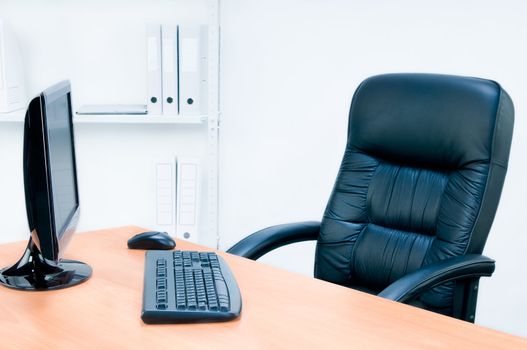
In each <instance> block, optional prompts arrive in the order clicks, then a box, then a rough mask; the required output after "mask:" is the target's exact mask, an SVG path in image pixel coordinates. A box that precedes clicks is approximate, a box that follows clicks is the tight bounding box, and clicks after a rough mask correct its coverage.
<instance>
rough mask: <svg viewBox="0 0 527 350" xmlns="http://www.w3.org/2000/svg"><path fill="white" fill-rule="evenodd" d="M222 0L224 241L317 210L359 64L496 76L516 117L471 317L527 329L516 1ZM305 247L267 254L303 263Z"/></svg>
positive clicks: (308, 261)
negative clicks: (489, 262)
mask: <svg viewBox="0 0 527 350" xmlns="http://www.w3.org/2000/svg"><path fill="white" fill-rule="evenodd" d="M221 10H222V11H221V15H222V18H221V24H222V46H221V48H222V50H221V108H222V111H223V120H222V129H221V162H220V166H221V168H220V172H221V181H220V191H221V192H220V197H221V200H220V233H221V235H222V247H224V248H228V247H229V246H231V245H232V244H233V243H235V242H236V241H237V240H239V239H240V238H242V237H244V236H246V235H248V234H249V233H251V232H254V231H256V230H258V229H261V228H263V227H266V226H270V225H274V224H278V223H284V222H292V221H299V220H308V219H311V220H320V218H321V216H322V213H323V210H324V207H325V204H326V201H327V199H328V196H329V194H330V191H331V188H332V186H333V181H334V179H335V176H336V173H337V170H338V166H339V163H340V160H341V157H342V154H343V151H344V145H345V138H346V127H347V114H348V108H349V104H350V101H351V97H352V94H353V91H354V90H355V88H356V87H357V85H358V84H359V83H360V82H361V81H362V80H363V79H365V78H366V77H368V76H371V75H375V74H380V73H386V72H436V73H447V74H459V75H467V76H478V77H484V78H489V79H493V80H496V81H498V82H500V83H501V84H502V85H503V87H504V88H505V89H506V90H507V91H508V92H509V93H510V95H511V96H512V99H513V101H514V103H515V106H516V124H515V134H514V141H513V146H512V152H511V157H510V167H509V172H508V175H507V180H506V183H505V188H504V191H503V195H502V199H501V203H500V208H499V211H498V213H497V216H496V219H495V221H494V225H493V228H492V232H491V233H490V236H489V239H488V243H487V246H486V249H485V254H487V255H488V256H490V257H492V258H494V259H496V260H497V267H496V272H495V274H494V275H493V277H492V278H490V279H489V278H484V279H482V281H481V284H480V287H481V288H480V293H479V302H478V310H477V323H479V324H482V325H486V326H489V327H492V328H496V329H500V330H504V331H508V332H512V333H515V334H520V335H523V336H527V316H526V315H527V299H526V298H525V295H527V278H525V277H527V267H526V266H527V264H525V263H524V255H525V254H524V253H523V252H524V250H525V246H526V245H527V235H526V234H525V232H524V231H525V229H524V226H525V225H523V216H524V215H525V214H526V213H527V205H526V204H525V203H526V201H525V198H526V197H527V183H526V182H525V180H524V177H525V173H526V172H527V166H526V165H525V161H524V156H523V152H522V150H525V149H527V144H526V143H527V137H525V136H526V135H527V124H526V119H525V118H524V116H525V113H526V112H527V100H526V99H525V96H526V95H527V79H526V78H527V75H526V72H527V68H526V67H527V66H526V62H527V48H526V44H525V38H527V21H526V20H525V19H526V18H527V5H526V4H525V3H524V2H522V1H520V0H517V1H513V0H505V1H499V2H498V1H489V0H485V1H454V0H443V1H433V2H432V1H418V0H400V1H366V0H362V1H347V0H326V1H323V0H303V1H301V0H289V1H279V0H266V1H257V0H243V1H242V0H222V8H221ZM313 247H314V245H312V244H304V246H302V247H297V248H294V249H284V251H282V252H277V253H274V254H273V256H271V257H267V258H265V259H264V261H267V262H269V263H272V264H275V265H279V266H282V267H285V268H287V269H291V270H295V271H301V272H304V273H308V274H311V273H312V266H313V260H312V255H313ZM291 252H293V253H294V254H295V255H294V258H293V257H292V256H291ZM296 259H299V261H296Z"/></svg>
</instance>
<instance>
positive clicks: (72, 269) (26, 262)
mask: <svg viewBox="0 0 527 350" xmlns="http://www.w3.org/2000/svg"><path fill="white" fill-rule="evenodd" d="M91 274H92V269H91V267H90V266H89V265H87V264H85V263H83V262H80V261H76V260H59V261H58V262H54V261H50V260H47V259H45V258H44V257H43V256H42V254H41V253H40V251H39V250H38V248H37V247H36V246H35V244H34V243H33V242H32V241H31V240H30V241H29V244H28V246H27V248H26V251H25V252H24V255H23V256H22V258H20V260H19V261H18V262H17V263H16V264H15V265H13V266H11V267H6V268H4V269H2V270H0V284H2V285H4V286H6V287H9V288H13V289H19V290H35V291H37V290H53V289H62V288H68V287H72V286H74V285H77V284H79V283H82V282H84V281H86V280H87V279H88V278H90V276H91Z"/></svg>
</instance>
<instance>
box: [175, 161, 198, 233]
mask: <svg viewBox="0 0 527 350" xmlns="http://www.w3.org/2000/svg"><path fill="white" fill-rule="evenodd" d="M199 195H200V164H199V159H197V158H187V157H181V158H178V160H177V200H176V203H177V214H176V220H177V225H176V236H177V238H179V239H183V240H186V241H190V242H193V243H199V231H198V229H199V225H198V221H199V220H198V219H199V218H198V217H199V215H198V211H199Z"/></svg>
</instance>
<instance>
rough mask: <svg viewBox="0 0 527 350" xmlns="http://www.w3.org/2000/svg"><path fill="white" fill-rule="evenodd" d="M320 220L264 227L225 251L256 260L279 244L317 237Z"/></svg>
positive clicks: (279, 245) (310, 239)
mask: <svg viewBox="0 0 527 350" xmlns="http://www.w3.org/2000/svg"><path fill="white" fill-rule="evenodd" d="M319 232H320V222H318V221H306V222H297V223H293V224H284V225H277V226H271V227H268V228H264V229H263V230H260V231H258V232H255V233H253V234H252V235H250V236H248V237H245V238H244V239H242V240H241V241H239V242H238V243H236V244H235V245H233V246H232V247H231V248H230V249H229V250H227V253H231V254H234V255H239V256H243V257H244V258H248V259H252V260H256V259H258V258H259V257H261V256H262V255H264V254H267V253H268V252H270V251H272V250H274V249H276V248H279V247H281V246H284V245H287V244H291V243H297V242H303V241H312V240H316V239H317V238H318V234H319Z"/></svg>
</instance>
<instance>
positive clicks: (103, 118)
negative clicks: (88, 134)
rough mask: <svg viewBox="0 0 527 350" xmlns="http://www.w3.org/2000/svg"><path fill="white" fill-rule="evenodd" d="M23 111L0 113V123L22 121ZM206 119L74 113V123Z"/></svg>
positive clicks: (199, 119) (200, 120)
mask: <svg viewBox="0 0 527 350" xmlns="http://www.w3.org/2000/svg"><path fill="white" fill-rule="evenodd" d="M24 116H25V111H23V110H19V111H15V112H11V113H0V123H1V122H6V123H8V122H9V123H23V122H24ZM206 120H207V116H206V115H201V116H192V117H183V116H179V115H128V114H105V115H102V114H96V115H74V116H73V122H74V123H75V124H201V123H203V122H204V121H206Z"/></svg>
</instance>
